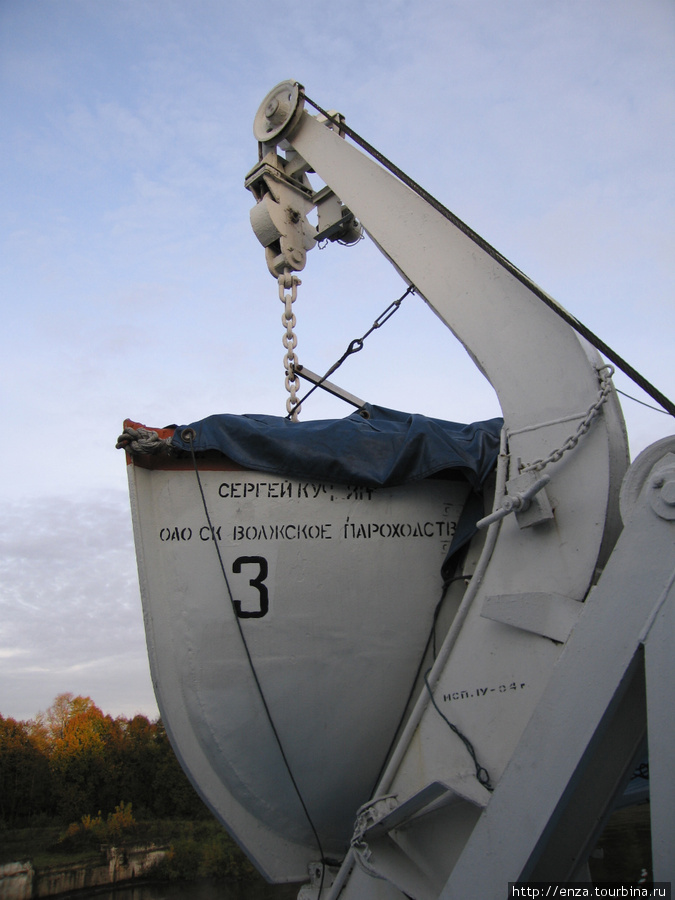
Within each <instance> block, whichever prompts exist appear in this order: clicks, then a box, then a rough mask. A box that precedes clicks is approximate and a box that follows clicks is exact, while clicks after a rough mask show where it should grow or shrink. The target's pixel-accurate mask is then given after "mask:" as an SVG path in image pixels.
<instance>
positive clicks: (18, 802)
mask: <svg viewBox="0 0 675 900" xmlns="http://www.w3.org/2000/svg"><path fill="white" fill-rule="evenodd" d="M50 808H51V785H50V772H49V763H48V761H47V757H46V756H45V754H44V752H43V748H42V747H41V746H40V742H39V741H38V740H36V739H35V737H34V736H33V735H32V734H31V728H30V726H29V725H28V724H27V723H25V722H17V721H16V720H15V719H11V718H3V716H1V715H0V820H2V821H3V822H4V823H5V824H7V825H16V824H18V823H19V822H21V821H26V820H28V819H30V818H31V817H32V816H34V815H37V814H38V813H41V812H45V811H46V810H49V809H50Z"/></svg>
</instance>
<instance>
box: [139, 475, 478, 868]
mask: <svg viewBox="0 0 675 900" xmlns="http://www.w3.org/2000/svg"><path fill="white" fill-rule="evenodd" d="M166 465H167V466H168V468H163V467H162V466H161V465H159V467H158V468H146V467H144V466H142V465H131V466H129V473H130V484H131V495H132V504H133V510H134V528H135V537H136V547H137V553H138V557H139V570H140V572H141V591H142V597H143V605H144V613H145V622H146V632H147V642H148V651H149V655H150V663H151V670H152V675H153V680H154V682H155V686H156V693H157V699H158V703H159V707H160V711H161V713H162V717H163V719H164V722H165V723H166V726H167V729H168V731H169V733H170V735H171V739H172V743H173V745H174V747H175V749H176V751H177V753H178V756H179V758H180V759H181V761H182V763H183V765H184V767H185V768H186V770H187V771H188V773H189V774H190V776H191V777H192V779H193V781H194V782H195V784H196V786H197V787H198V789H199V790H200V792H201V793H202V795H203V796H204V798H205V799H206V800H207V802H208V803H209V804H210V805H211V807H212V808H213V809H214V811H215V812H216V813H217V814H218V815H219V817H220V818H221V819H222V820H223V821H225V822H226V823H228V825H229V826H230V828H231V829H232V830H233V832H234V833H235V835H236V837H237V839H238V840H239V841H240V842H241V843H242V845H243V846H244V847H245V849H246V850H247V852H248V853H249V855H250V856H251V857H252V858H253V859H254V860H255V861H256V863H257V865H258V866H259V867H260V868H261V870H262V871H264V872H265V873H266V875H267V876H268V877H269V878H271V879H274V880H279V881H284V880H298V881H301V880H303V879H304V878H305V877H306V874H307V866H308V864H309V862H310V861H311V860H313V859H316V858H317V854H318V850H317V846H316V842H315V840H314V837H313V834H312V831H311V828H310V826H309V823H308V821H307V817H306V815H305V813H304V812H303V809H302V807H301V805H300V802H299V800H298V797H297V796H296V794H295V792H294V789H293V786H292V783H291V781H290V778H289V775H288V772H287V771H286V769H285V767H284V764H283V760H282V758H281V756H280V753H279V749H278V746H277V744H276V742H275V739H274V736H273V734H272V732H271V728H270V725H269V722H268V721H267V719H266V717H265V714H264V709H263V706H262V703H261V700H260V697H259V696H258V694H257V692H256V688H255V684H254V682H253V678H252V673H251V671H250V668H249V666H248V663H247V660H246V656H245V652H244V648H243V646H242V643H241V640H240V637H239V633H238V631H237V628H236V622H235V618H234V615H233V611H232V608H231V604H230V600H229V598H228V595H227V587H226V585H225V583H224V579H223V575H222V572H221V570H220V563H219V559H218V555H217V552H216V547H215V544H216V542H217V544H218V547H219V549H220V552H221V556H222V559H223V563H224V566H225V569H226V573H227V576H228V580H229V582H230V585H231V588H232V591H233V594H234V600H235V602H236V603H239V604H241V611H242V613H243V615H244V616H251V617H248V618H242V619H240V621H241V623H242V627H243V629H244V633H245V636H246V639H247V641H248V644H249V648H250V651H251V655H252V657H253V661H254V664H255V668H256V671H257V674H258V677H259V679H260V682H261V684H262V687H263V691H264V694H265V697H266V700H267V704H268V706H269V708H270V710H271V713H272V717H273V720H274V724H275V727H276V729H277V731H278V733H279V735H280V737H281V740H282V743H283V746H284V751H285V753H286V756H287V758H288V761H289V763H290V766H291V769H292V771H293V775H294V777H295V779H296V781H297V783H298V785H299V787H300V790H301V793H302V796H303V800H304V802H305V804H306V806H307V808H308V809H309V811H310V814H311V816H312V820H313V822H314V825H315V827H316V828H317V829H318V831H319V834H320V837H321V843H322V848H323V850H324V853H326V854H327V855H328V856H329V857H334V858H338V859H341V858H342V857H343V855H344V853H345V849H346V847H347V845H348V841H349V838H350V836H351V831H352V825H353V819H354V812H355V810H356V809H357V808H358V807H359V806H360V805H361V804H362V803H363V802H365V801H366V800H367V799H368V797H369V796H370V792H371V790H372V788H373V784H374V781H375V779H376V777H377V774H378V771H379V769H380V767H381V766H382V764H383V762H384V759H385V754H386V752H387V748H388V745H389V743H390V742H391V740H392V738H393V736H394V732H395V729H396V725H397V722H398V719H399V717H400V716H401V714H402V712H403V706H404V704H405V698H406V696H407V693H408V691H409V689H410V685H411V684H412V682H413V679H414V675H415V670H416V668H417V665H418V662H419V659H420V657H421V655H422V652H423V649H424V645H425V642H426V640H427V636H428V633H429V628H430V626H431V622H432V618H433V611H434V608H435V606H436V603H437V602H438V600H439V598H440V594H441V587H442V585H441V577H440V568H441V564H442V562H443V560H444V558H445V555H446V553H447V550H448V547H449V544H450V541H451V538H452V534H453V531H454V528H455V525H456V523H457V520H458V518H459V515H460V513H461V510H462V507H463V504H464V501H465V498H466V495H467V493H468V484H466V483H464V482H456V481H438V480H435V481H425V482H421V483H419V484H414V485H409V486H404V487H397V488H388V489H383V488H381V489H378V490H367V489H365V488H355V487H354V488H349V487H347V486H343V485H328V484H310V483H307V482H302V481H298V480H294V479H282V478H279V477H275V476H270V475H269V474H265V473H262V472H252V471H243V470H239V471H233V470H231V469H230V470H228V469H227V468H226V467H221V468H216V469H215V470H213V469H212V464H211V467H209V468H208V470H206V471H204V472H202V473H201V479H202V483H203V487H204V493H205V496H206V501H207V507H208V509H209V514H210V519H211V523H212V526H213V530H211V528H210V527H209V526H208V524H207V519H206V515H205V512H204V509H203V507H202V503H201V498H200V493H199V486H198V484H197V481H196V477H195V473H194V472H193V471H191V470H189V469H188V470H185V469H182V470H176V469H175V468H172V467H171V463H170V461H169V462H167V463H166ZM224 466H226V462H225V463H224ZM214 536H215V540H214ZM265 605H267V606H268V609H267V611H266V612H265V613H264V614H263V615H258V616H257V617H256V614H260V613H262V612H263V606H265ZM393 661H395V664H392V662H393ZM364 726H365V727H364Z"/></svg>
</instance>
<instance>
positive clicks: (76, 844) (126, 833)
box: [0, 819, 259, 880]
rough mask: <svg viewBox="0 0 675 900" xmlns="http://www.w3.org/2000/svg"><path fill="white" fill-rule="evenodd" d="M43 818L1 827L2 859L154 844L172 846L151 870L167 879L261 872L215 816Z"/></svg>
mask: <svg viewBox="0 0 675 900" xmlns="http://www.w3.org/2000/svg"><path fill="white" fill-rule="evenodd" d="M92 821H93V823H94V824H93V827H92V826H91V824H90V827H82V825H81V824H80V825H78V826H76V827H74V826H73V825H71V826H69V827H68V828H64V827H63V826H59V825H53V824H44V825H42V824H41V825H36V826H32V827H26V828H16V829H5V830H2V831H0V864H3V863H9V862H17V861H20V860H21V861H23V860H30V861H31V862H32V864H33V868H34V869H36V870H42V869H46V868H51V867H56V866H64V865H76V864H83V863H95V862H98V861H101V860H104V859H105V852H104V851H102V850H101V846H102V845H103V844H110V843H113V844H115V845H116V846H119V847H124V846H133V845H139V844H141V845H142V844H153V845H155V846H166V847H168V848H169V852H168V853H167V856H166V858H165V859H164V861H163V862H162V863H161V864H160V865H159V866H158V867H157V868H156V869H155V870H153V876H154V877H157V878H161V879H166V880H192V879H195V878H214V879H218V880H244V879H246V880H248V879H251V880H255V879H257V878H258V877H259V876H258V875H257V873H256V872H255V870H254V869H253V867H252V866H251V864H250V863H249V862H248V860H247V859H246V857H245V856H244V855H243V854H242V852H241V851H240V850H239V848H238V847H237V846H236V844H235V843H234V841H233V840H232V839H231V838H230V836H229V835H228V834H227V832H226V831H225V830H224V829H223V828H222V827H221V826H220V825H219V824H218V823H217V822H216V821H214V820H208V819H204V820H199V821H176V820H175V819H171V820H153V821H147V822H133V824H132V825H131V826H129V827H127V828H125V829H110V828H107V827H106V824H107V823H102V826H103V827H101V824H100V820H99V823H97V820H96V819H94V820H90V823H91V822H92Z"/></svg>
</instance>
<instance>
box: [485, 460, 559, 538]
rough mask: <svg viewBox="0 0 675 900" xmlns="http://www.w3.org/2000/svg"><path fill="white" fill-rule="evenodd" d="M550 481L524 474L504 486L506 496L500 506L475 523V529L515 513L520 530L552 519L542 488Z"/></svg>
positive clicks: (534, 475)
mask: <svg viewBox="0 0 675 900" xmlns="http://www.w3.org/2000/svg"><path fill="white" fill-rule="evenodd" d="M550 480H551V476H550V475H538V474H537V473H536V472H524V473H523V474H522V475H518V476H517V477H516V478H512V479H511V480H510V481H508V482H507V484H506V490H507V494H506V497H505V498H504V501H503V503H502V506H501V507H500V508H499V509H496V510H495V511H494V512H493V513H490V515H489V516H485V518H484V519H480V520H479V521H478V522H476V527H477V528H487V527H488V525H492V523H493V522H498V521H499V520H500V519H504V518H505V517H506V516H508V515H509V513H512V512H513V513H515V514H516V518H517V519H518V524H519V525H520V527H521V528H530V527H531V526H532V525H538V524H539V523H540V522H546V521H548V520H549V519H552V518H553V510H552V508H551V504H550V502H549V499H548V497H547V495H546V491H544V487H545V486H546V485H547V484H548V483H549V481H550Z"/></svg>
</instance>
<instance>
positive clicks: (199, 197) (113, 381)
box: [0, 0, 675, 718]
mask: <svg viewBox="0 0 675 900" xmlns="http://www.w3.org/2000/svg"><path fill="white" fill-rule="evenodd" d="M674 50H675V6H673V4H672V2H670V0H640V2H638V0H631V2H628V0H612V2H610V0H561V2H558V3H555V4H553V3H550V2H544V0H509V2H506V0H417V2H415V0H408V2H405V3H403V2H398V0H391V2H386V0H379V2H368V0H360V2H355V0H345V2H342V3H340V4H336V3H333V2H330V3H327V2H322V0H318V2H316V3H314V4H311V5H308V4H306V3H300V2H286V3H284V4H277V3H270V2H267V0H253V2H249V3H247V4H234V3H229V2H215V0H190V2H187V0H182V2H176V0H161V2H160V0H133V2H132V0H97V2H94V0H69V2H67V3H66V2H63V0H0V115H1V120H2V122H3V126H2V129H0V153H1V158H2V161H3V162H2V166H1V167H0V178H1V179H2V196H3V203H2V208H1V209H0V287H1V290H2V298H3V320H4V322H3V324H4V327H3V329H2V334H1V335H0V341H1V342H2V355H1V359H2V366H3V377H2V406H3V413H4V420H5V422H6V425H7V426H9V434H6V436H5V440H4V441H3V442H2V450H1V451H0V452H2V454H3V460H2V470H3V472H4V473H5V478H4V479H3V489H4V494H5V504H4V508H5V513H4V515H3V516H2V517H1V518H0V570H1V571H2V579H1V586H0V605H1V608H0V613H1V616H0V713H2V714H4V715H13V716H16V717H19V718H28V717H31V716H33V715H35V713H37V711H38V710H40V709H44V708H45V707H46V706H47V705H49V703H50V702H51V700H52V699H53V697H54V696H55V695H56V694H57V693H59V692H61V691H73V692H75V693H84V694H89V695H91V696H92V697H93V699H94V700H95V702H97V703H98V704H99V705H100V706H101V707H102V708H104V709H105V710H106V711H110V712H112V713H124V714H127V715H128V714H132V713H134V712H136V711H143V712H147V713H149V714H154V712H155V706H154V699H153V696H152V688H151V685H150V679H149V674H148V669H147V662H146V659H145V646H144V635H143V627H142V618H141V610H140V599H139V596H138V588H137V582H136V573H135V562H134V554H133V542H132V539H131V528H130V520H129V513H128V501H127V497H126V475H125V466H124V460H123V458H122V454H121V453H120V452H118V451H116V450H115V449H114V444H115V438H116V436H117V434H118V433H119V431H120V427H121V423H122V420H123V419H124V418H125V417H126V416H130V417H132V418H135V419H137V420H140V421H144V422H146V423H147V424H150V425H163V424H166V423H168V422H187V421H193V420H195V419H198V418H200V417H202V416H205V415H209V414H211V413H214V412H234V413H244V412H263V413H271V414H279V415H282V414H283V413H284V411H285V392H284V385H283V368H282V357H283V348H282V345H281V334H282V329H281V324H280V311H281V310H280V304H279V300H278V297H277V293H276V291H277V289H276V285H275V283H274V281H273V280H272V278H271V277H270V275H269V274H268V272H267V269H266V266H265V263H264V255H263V251H262V249H261V248H260V246H259V245H258V243H257V241H256V239H255V237H254V235H253V233H252V231H251V229H250V226H249V221H248V214H249V208H250V206H251V205H252V198H251V196H250V195H249V194H248V193H247V192H246V191H245V190H244V187H243V181H244V177H245V175H246V173H247V172H248V170H249V169H250V168H251V167H252V166H253V165H254V163H255V161H256V154H257V148H256V144H255V141H254V139H253V136H252V123H253V117H254V115H255V112H256V110H257V108H258V106H259V104H260V102H261V100H262V98H263V97H264V96H265V94H266V93H267V92H268V91H269V90H270V89H271V88H272V87H273V86H274V85H275V84H276V83H278V82H279V81H281V80H283V79H286V78H297V79H298V80H299V81H301V82H302V83H303V84H304V85H305V87H306V89H307V93H308V95H309V96H310V97H312V98H313V99H314V100H316V101H317V102H318V103H319V104H320V105H322V106H324V107H325V108H331V109H339V110H340V111H341V112H342V113H344V114H345V115H346V117H347V121H348V122H349V124H350V125H351V126H352V127H353V128H354V129H355V130H356V131H357V132H359V133H361V134H362V135H363V136H364V137H365V138H366V139H367V140H369V141H370V142H371V143H372V144H374V145H375V146H376V147H378V148H379V149H380V150H381V151H382V152H383V153H384V154H385V155H387V156H388V157H389V158H391V159H393V160H394V161H395V162H396V163H397V164H398V165H399V166H400V167H401V168H402V169H404V170H405V171H407V172H408V173H409V174H410V175H411V176H412V177H413V178H415V179H416V180H417V181H418V182H420V183H421V184H422V185H423V186H424V187H426V188H427V189H428V190H429V191H430V192H431V193H433V194H434V195H435V196H437V197H438V198H439V199H440V200H441V201H442V202H443V203H444V204H445V205H446V206H448V207H449V208H450V209H452V210H453V212H455V213H456V214H457V215H459V216H460V217H461V218H462V219H464V220H465V221H466V222H467V223H468V224H469V225H471V226H472V227H473V228H474V229H475V230H476V231H478V232H479V233H480V234H482V235H483V236H484V237H485V238H486V239H487V240H488V241H489V242H490V243H492V244H493V245H494V246H496V247H497V248H498V249H499V250H500V251H501V252H502V253H503V254H504V255H505V256H507V257H508V258H509V259H511V260H512V261H513V262H514V263H515V264H516V265H518V266H519V267H520V268H521V269H523V270H524V271H525V272H526V273H527V274H528V275H530V276H531V277H532V278H533V279H534V280H535V281H536V282H537V283H538V284H540V285H541V286H542V287H543V288H544V289H545V290H547V291H548V292H549V293H550V294H552V295H553V296H554V297H555V298H556V299H557V300H558V301H559V302H561V303H562V304H563V305H564V306H566V307H567V308H568V309H569V310H570V311H571V312H572V313H573V314H574V315H576V316H577V317H578V318H579V319H581V321H583V322H585V323H586V324H587V325H588V326H589V327H590V328H591V329H592V330H594V331H595V332H596V333H597V334H599V335H600V336H601V337H602V338H603V339H604V340H605V341H606V343H608V344H609V345H610V346H612V347H614V348H615V349H616V350H617V352H619V353H620V354H621V355H623V356H624V357H625V358H626V359H628V360H629V361H630V362H631V363H632V364H633V365H634V366H635V368H637V369H638V370H639V371H641V372H642V373H643V374H644V375H645V376H646V377H647V378H648V379H649V380H651V381H652V382H654V383H655V384H656V385H657V386H658V387H659V388H660V389H661V390H662V391H663V392H664V393H665V394H666V395H669V396H670V397H671V398H672V397H673V396H675V373H674V372H673V366H672V336H673V334H674V333H675V328H674V326H675V301H674V299H673V282H674V280H675V279H674V273H675V262H674V259H675V254H674V253H673V231H674V227H673V226H674V222H673V181H674V177H673V175H674V173H673V159H674V158H675V153H674V150H675V148H674V146H673V134H674V129H673V124H674V118H675V62H674V60H675V53H674ZM302 281H303V284H302V286H301V287H300V289H299V299H298V301H297V303H296V307H295V308H296V310H297V318H298V324H297V328H296V331H297V333H298V339H299V343H298V351H297V352H298V357H299V359H300V361H301V362H303V363H304V364H306V365H307V366H308V367H309V368H310V369H314V370H315V371H323V370H325V369H326V368H328V366H329V365H330V364H331V363H332V362H333V361H334V360H335V359H337V358H338V357H339V356H340V355H341V353H342V352H343V350H344V349H345V348H346V346H347V344H348V343H349V342H350V341H351V340H352V338H355V337H359V336H360V335H362V334H363V333H364V332H365V331H366V330H367V329H368V328H369V327H370V325H371V324H372V322H373V320H374V319H375V318H376V316H377V315H378V314H379V313H380V312H381V311H382V310H383V309H384V308H385V307H386V306H388V304H389V303H390V302H391V301H392V300H393V299H395V298H396V297H397V296H399V295H400V293H401V292H402V286H401V282H400V280H399V278H398V276H397V275H396V273H395V272H393V270H391V268H390V267H388V265H387V264H386V262H385V261H384V260H383V259H382V258H381V257H380V255H379V253H378V252H377V251H376V250H375V249H374V248H373V247H372V245H369V243H368V242H367V241H364V242H362V243H361V244H359V245H358V246H357V247H355V248H353V249H350V250H346V249H342V248H331V249H329V250H326V251H325V252H320V251H318V250H315V251H312V253H311V254H310V256H309V260H308V264H307V268H306V270H305V272H303V274H302ZM368 345H369V346H367V348H366V349H365V350H364V351H363V353H361V354H360V355H359V356H358V357H355V358H354V359H352V360H350V361H348V362H347V363H346V364H345V366H344V367H343V369H342V370H341V371H340V376H339V378H338V377H337V376H336V379H335V380H337V381H338V382H339V383H341V384H342V385H343V386H344V387H345V388H346V389H348V390H350V391H352V392H353V393H355V394H357V395H359V396H362V397H364V398H365V399H368V400H371V401H372V402H377V403H380V404H381V405H385V406H391V407H395V408H400V409H406V410H410V411H416V412H423V413H428V414H432V415H436V416H439V417H444V418H449V419H455V420H459V421H462V420H472V419H480V418H485V417H486V416H491V415H494V414H497V413H498V411H499V410H498V407H497V404H496V400H495V398H494V395H493V393H492V390H491V388H490V387H489V385H487V384H486V383H485V382H483V380H482V379H481V377H480V376H479V375H477V373H475V372H474V371H473V367H472V365H471V364H470V363H468V361H467V360H466V359H465V355H464V352H463V350H462V349H461V348H460V347H459V345H458V344H457V342H456V341H455V340H454V338H453V337H452V335H450V333H449V332H447V331H445V330H444V329H443V328H442V326H441V325H440V324H439V323H438V321H437V320H436V319H435V317H434V316H433V315H432V314H431V313H430V312H429V311H428V309H426V308H425V307H424V305H423V304H422V302H421V301H420V300H419V299H418V298H414V297H413V298H409V299H408V300H406V302H405V304H404V305H403V307H402V308H401V311H400V312H399V313H398V314H397V316H396V317H395V318H394V319H392V320H391V322H390V323H388V325H387V327H386V328H383V329H382V330H381V331H378V332H377V333H376V334H374V335H373V336H372V337H371V338H370V339H369V341H368ZM616 383H617V385H618V386H619V387H620V388H621V389H622V390H625V391H627V392H628V393H631V394H633V395H634V396H636V397H638V398H640V399H643V400H644V399H647V400H648V398H645V397H644V396H643V395H642V394H641V392H640V391H639V389H637V388H635V387H633V386H631V385H630V383H629V382H628V381H627V379H626V378H625V377H623V376H621V375H618V376H617V378H616ZM313 399H314V403H313V404H312V406H311V407H310V405H309V404H308V406H307V407H306V410H305V416H306V417H312V418H315V417H323V416H333V415H336V416H341V415H344V414H347V412H348V409H347V408H344V407H343V406H342V405H341V404H339V403H338V402H337V401H334V400H331V399H325V398H323V397H316V395H315V397H314V398H313ZM624 411H625V414H626V419H627V423H628V429H629V436H630V440H631V447H632V449H633V452H634V453H636V452H638V451H639V450H641V449H642V448H643V447H644V446H646V445H647V444H649V443H650V442H651V441H653V440H655V439H656V438H658V437H661V436H663V435H665V434H669V433H672V431H673V425H672V419H670V418H669V417H667V416H664V415H661V414H659V413H657V412H651V411H649V410H646V409H645V408H644V407H640V406H638V405H637V404H635V403H633V402H631V401H628V400H626V401H625V403H624Z"/></svg>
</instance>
